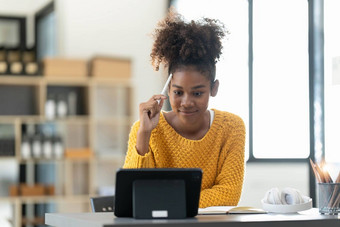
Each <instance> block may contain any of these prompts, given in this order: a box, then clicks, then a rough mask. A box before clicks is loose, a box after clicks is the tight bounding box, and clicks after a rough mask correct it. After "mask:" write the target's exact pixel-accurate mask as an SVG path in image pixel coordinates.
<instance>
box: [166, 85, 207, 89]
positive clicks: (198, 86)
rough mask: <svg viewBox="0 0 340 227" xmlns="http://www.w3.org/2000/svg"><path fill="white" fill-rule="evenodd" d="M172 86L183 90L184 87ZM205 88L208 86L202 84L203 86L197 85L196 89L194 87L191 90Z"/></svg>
mask: <svg viewBox="0 0 340 227" xmlns="http://www.w3.org/2000/svg"><path fill="white" fill-rule="evenodd" d="M171 86H172V87H175V88H179V89H183V87H181V86H178V85H176V84H172V85H171ZM204 87H206V86H205V85H203V84H202V85H197V86H195V87H192V88H191V90H196V89H199V88H204Z"/></svg>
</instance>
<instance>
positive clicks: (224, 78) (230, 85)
mask: <svg viewBox="0 0 340 227" xmlns="http://www.w3.org/2000/svg"><path fill="white" fill-rule="evenodd" d="M174 6H175V7H176V9H177V11H178V12H179V13H180V14H182V15H183V16H184V18H185V19H187V20H192V19H194V20H196V19H199V18H201V17H209V18H213V19H219V20H220V21H221V22H223V23H224V24H225V26H226V28H227V29H228V30H229V32H230V35H229V36H228V38H227V39H225V40H224V43H223V46H224V49H223V55H222V57H221V59H220V62H219V63H218V64H217V69H216V70H217V75H216V78H217V79H218V80H219V81H220V87H219V90H218V94H217V96H216V97H214V98H211V99H210V104H209V108H216V109H219V110H223V111H228V112H231V113H234V114H237V115H239V116H240V117H241V118H242V119H243V121H244V122H245V124H246V130H247V132H248V128H249V127H248V125H249V122H248V119H249V102H248V96H249V93H248V1H246V0H209V1H207V0H184V1H183V0H182V1H181V0H178V1H174ZM248 135H249V134H248V133H247V139H246V158H247V159H248V156H249V155H248V154H249V145H248V141H249V139H248Z"/></svg>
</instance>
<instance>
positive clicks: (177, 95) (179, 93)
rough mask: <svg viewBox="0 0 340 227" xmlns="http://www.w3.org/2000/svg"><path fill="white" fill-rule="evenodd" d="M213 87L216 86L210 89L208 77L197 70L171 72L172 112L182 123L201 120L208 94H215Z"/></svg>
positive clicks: (170, 94) (206, 106) (170, 98)
mask: <svg viewBox="0 0 340 227" xmlns="http://www.w3.org/2000/svg"><path fill="white" fill-rule="evenodd" d="M214 87H216V86H213V88H212V90H213V91H212V90H211V85H210V81H209V79H208V78H207V77H206V76H204V75H203V74H202V73H201V72H199V71H197V70H194V69H188V70H181V71H176V72H174V73H173V75H172V80H171V84H170V89H169V101H170V104H171V107H172V110H173V112H174V113H175V114H176V116H177V117H178V118H179V120H180V121H181V122H182V123H184V124H185V123H194V122H196V123H197V122H198V121H199V120H203V117H204V114H205V112H206V110H207V108H208V104H209V98H210V95H211V94H213V96H214V95H215V93H214V89H215V88H214ZM216 92H217V91H216Z"/></svg>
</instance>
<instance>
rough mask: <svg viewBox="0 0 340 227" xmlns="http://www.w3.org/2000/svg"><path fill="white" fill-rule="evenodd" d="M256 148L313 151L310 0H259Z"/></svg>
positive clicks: (270, 152)
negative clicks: (310, 88)
mask: <svg viewBox="0 0 340 227" xmlns="http://www.w3.org/2000/svg"><path fill="white" fill-rule="evenodd" d="M253 4H254V5H253V17H254V18H253V47H254V49H253V51H254V61H253V69H254V71H253V72H254V73H253V153H254V156H255V157H256V158H307V157H308V156H309V153H310V151H309V98H308V97H309V87H308V1H306V0H255V1H253Z"/></svg>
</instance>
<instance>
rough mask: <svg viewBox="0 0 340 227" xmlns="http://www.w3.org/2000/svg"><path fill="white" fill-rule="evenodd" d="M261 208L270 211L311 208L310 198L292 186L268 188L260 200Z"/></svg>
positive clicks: (292, 210) (287, 211) (278, 211)
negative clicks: (280, 188)
mask: <svg viewBox="0 0 340 227" xmlns="http://www.w3.org/2000/svg"><path fill="white" fill-rule="evenodd" d="M261 203H262V207H263V210H265V211H267V212H271V213H296V212H298V211H303V210H308V209H310V208H312V205H313V204H312V199H311V198H309V197H308V196H305V195H303V194H302V193H301V192H300V191H299V190H297V189H294V188H289V187H287V188H284V189H282V190H281V191H280V190H279V189H278V188H272V189H270V190H268V191H267V192H266V194H265V196H264V198H263V199H262V200H261Z"/></svg>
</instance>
